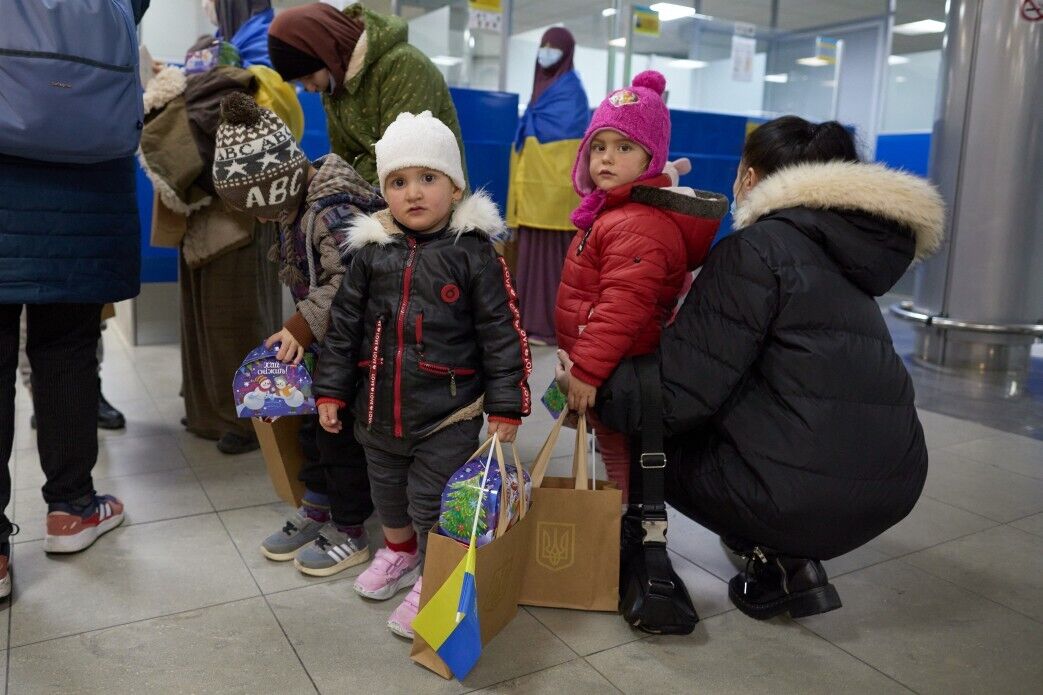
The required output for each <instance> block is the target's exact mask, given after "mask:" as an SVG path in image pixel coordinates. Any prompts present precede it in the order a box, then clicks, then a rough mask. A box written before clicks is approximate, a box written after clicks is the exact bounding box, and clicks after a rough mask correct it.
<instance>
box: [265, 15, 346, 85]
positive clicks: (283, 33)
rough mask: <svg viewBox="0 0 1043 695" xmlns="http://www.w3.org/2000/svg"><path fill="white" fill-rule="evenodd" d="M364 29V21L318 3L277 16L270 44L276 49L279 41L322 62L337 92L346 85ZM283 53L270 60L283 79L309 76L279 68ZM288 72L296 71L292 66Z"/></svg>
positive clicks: (275, 54) (269, 35)
mask: <svg viewBox="0 0 1043 695" xmlns="http://www.w3.org/2000/svg"><path fill="white" fill-rule="evenodd" d="M364 28H365V27H364V26H363V24H362V22H361V21H359V20H357V19H353V18H351V17H348V16H347V15H345V14H343V13H342V12H340V11H338V10H337V8H335V7H332V6H331V5H327V4H325V3H322V2H316V3H312V4H310V5H301V6H300V7H291V8H290V9H288V10H285V11H283V12H280V13H279V14H277V15H275V19H274V20H273V21H272V26H271V28H270V29H269V30H268V43H269V47H270V48H273V47H275V41H279V42H281V43H282V44H283V45H284V46H289V47H290V48H291V49H293V50H296V51H299V52H300V53H303V54H305V55H307V56H309V57H311V58H314V59H317V60H319V61H322V63H323V64H324V65H325V66H326V68H327V69H328V70H329V71H330V74H332V75H333V84H334V88H335V89H340V87H341V86H342V85H343V84H344V75H345V73H346V72H347V69H348V61H350V60H351V54H352V53H353V52H354V51H355V44H357V43H358V40H359V37H360V36H362V32H363V30H364ZM273 39H274V40H275V41H273ZM282 53H283V52H281V51H278V50H276V51H273V52H272V53H271V58H272V64H273V67H275V69H276V71H278V72H279V73H280V74H281V75H282V77H283V79H285V80H294V79H297V78H298V77H303V76H304V75H305V74H307V73H299V74H288V73H287V72H284V69H285V68H284V67H280V64H279V62H280V61H279V57H281V54H282ZM290 62H292V61H290ZM288 72H289V73H292V72H297V71H296V70H293V69H292V66H291V69H289V71H288Z"/></svg>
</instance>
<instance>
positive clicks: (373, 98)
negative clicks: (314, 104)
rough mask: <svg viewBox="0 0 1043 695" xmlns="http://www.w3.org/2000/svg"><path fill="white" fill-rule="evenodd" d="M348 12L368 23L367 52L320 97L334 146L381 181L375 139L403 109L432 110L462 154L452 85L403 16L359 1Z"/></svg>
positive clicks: (366, 174) (358, 168) (367, 174)
mask: <svg viewBox="0 0 1043 695" xmlns="http://www.w3.org/2000/svg"><path fill="white" fill-rule="evenodd" d="M344 14H346V15H348V16H349V17H353V18H355V19H361V20H362V22H363V23H364V24H365V27H366V31H365V35H364V36H365V42H364V44H363V42H360V44H359V46H358V47H357V48H356V50H359V49H364V50H365V55H364V56H363V58H362V61H361V63H360V62H359V61H358V56H354V57H353V59H352V61H351V65H350V66H349V70H348V74H347V76H346V77H345V81H344V88H343V89H341V90H338V91H337V93H336V94H334V95H332V96H331V95H329V94H324V95H323V97H322V104H323V106H324V107H325V109H326V121H327V125H328V127H329V136H330V144H331V146H332V149H333V151H334V152H335V153H336V154H338V155H340V156H341V157H343V158H344V159H345V161H347V162H348V163H349V164H351V165H352V167H354V169H355V170H356V171H357V172H358V173H359V174H361V175H362V177H363V178H365V179H368V180H369V181H370V182H371V183H373V184H374V185H377V186H379V185H380V182H379V181H378V180H377V158H376V153H375V151H374V145H375V144H376V142H377V140H379V139H380V137H381V135H383V134H384V130H385V129H386V128H387V127H388V126H389V125H391V122H392V121H394V120H395V118H397V117H398V115H399V114H400V113H403V112H407V111H408V112H409V113H420V112H421V111H430V112H431V113H432V114H434V115H435V117H436V118H438V119H439V120H441V121H442V122H443V123H445V124H446V125H447V126H449V129H450V130H452V131H453V133H454V134H455V135H456V139H457V142H459V143H460V153H461V156H463V151H464V150H463V138H461V137H460V122H459V120H457V117H456V107H455V106H453V100H452V98H451V97H450V96H449V87H448V86H446V83H445V78H443V77H442V73H441V72H439V71H438V68H437V67H435V65H434V63H432V62H431V61H430V60H428V58H427V56H425V55H424V54H423V53H421V52H420V51H419V50H418V49H417V48H416V47H414V46H411V45H410V44H409V43H407V38H408V34H409V29H408V27H407V26H406V23H405V21H403V20H402V19H401V18H399V17H389V16H385V15H380V14H376V13H375V12H371V11H370V10H367V9H365V8H363V7H361V6H360V5H352V6H351V7H348V8H346V9H345V10H344ZM359 64H360V67H355V69H354V70H353V69H352V67H353V66H356V65H359ZM466 170H467V169H466V164H465V168H464V171H466Z"/></svg>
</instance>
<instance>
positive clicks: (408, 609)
mask: <svg viewBox="0 0 1043 695" xmlns="http://www.w3.org/2000/svg"><path fill="white" fill-rule="evenodd" d="M423 583H424V578H423V577H421V578H420V579H418V580H416V584H414V585H413V590H412V591H410V592H409V593H408V594H406V598H405V599H404V600H403V601H402V603H400V604H398V608H396V609H395V612H394V613H392V614H391V617H390V618H388V629H389V630H391V631H392V632H394V633H395V634H396V635H398V636H399V637H405V638H406V639H413V620H414V619H416V614H417V613H418V612H419V611H420V589H421V584H423Z"/></svg>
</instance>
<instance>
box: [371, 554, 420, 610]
mask: <svg viewBox="0 0 1043 695" xmlns="http://www.w3.org/2000/svg"><path fill="white" fill-rule="evenodd" d="M418 577H420V553H418V552H417V553H413V554H409V553H397V552H395V551H394V550H388V549H387V548H381V549H380V550H378V551H377V555H376V557H374V558H373V562H371V563H370V565H369V567H367V568H366V571H365V572H363V573H362V574H360V575H359V576H358V579H356V580H355V591H357V592H358V593H359V594H360V595H362V596H365V597H366V598H371V599H374V600H377V601H386V600H388V599H389V598H391V597H392V596H394V595H395V594H397V593H398V592H399V591H401V590H402V589H404V588H405V587H407V586H409V585H410V584H412V583H413V582H415V581H416V580H417V578H418Z"/></svg>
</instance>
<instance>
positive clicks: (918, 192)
mask: <svg viewBox="0 0 1043 695" xmlns="http://www.w3.org/2000/svg"><path fill="white" fill-rule="evenodd" d="M797 207H804V208H810V209H813V210H831V211H835V212H839V213H843V212H855V213H859V212H861V213H865V214H868V215H872V216H875V217H878V218H882V219H884V220H890V221H893V222H895V223H897V224H899V225H902V226H903V227H905V228H907V229H909V230H910V231H911V232H912V234H913V238H914V239H915V241H916V251H915V257H916V259H917V260H923V259H924V258H926V257H928V256H930V255H931V254H932V253H934V252H935V251H936V250H937V249H938V246H939V245H940V244H941V241H942V234H943V228H944V225H945V205H944V203H943V202H942V198H941V196H940V195H939V194H938V191H937V190H936V189H935V187H934V186H933V185H931V184H930V183H928V182H927V181H926V180H925V179H922V178H920V177H919V176H913V175H912V174H907V173H905V172H902V171H895V170H893V169H888V168H887V167H885V166H883V165H882V164H864V163H861V162H827V163H823V164H798V165H796V166H792V167H787V168H785V169H781V170H779V171H777V172H776V173H774V174H772V175H771V176H769V177H767V178H765V179H764V180H763V181H762V182H761V183H759V184H758V185H757V186H755V187H754V188H753V190H752V191H750V194H749V196H748V197H747V198H746V200H744V201H743V202H742V204H741V205H739V206H738V208H737V209H736V211H735V220H734V227H735V229H737V230H738V229H742V228H743V227H748V226H749V225H751V224H753V223H754V222H756V221H757V220H759V219H760V218H762V217H764V216H765V215H768V214H770V213H772V212H776V211H778V210H785V209H788V208H797Z"/></svg>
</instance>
